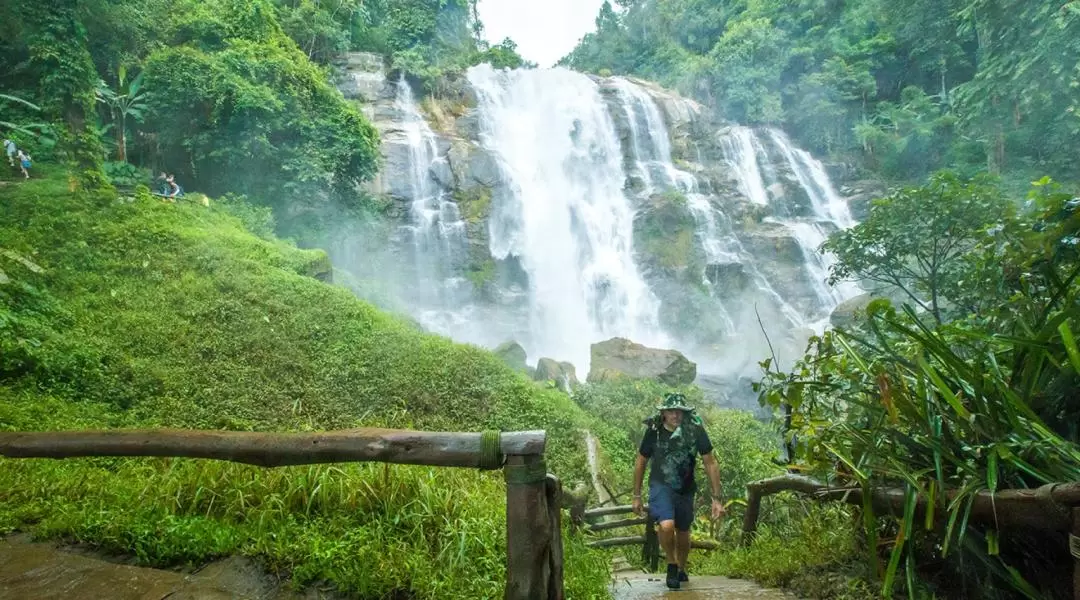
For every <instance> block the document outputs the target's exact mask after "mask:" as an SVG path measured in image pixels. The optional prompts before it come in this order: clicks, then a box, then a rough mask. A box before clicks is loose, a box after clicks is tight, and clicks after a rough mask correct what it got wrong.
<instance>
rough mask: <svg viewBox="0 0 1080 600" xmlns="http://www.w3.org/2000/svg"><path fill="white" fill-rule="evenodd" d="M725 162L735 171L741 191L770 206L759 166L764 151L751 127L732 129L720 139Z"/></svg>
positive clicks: (761, 204)
mask: <svg viewBox="0 0 1080 600" xmlns="http://www.w3.org/2000/svg"><path fill="white" fill-rule="evenodd" d="M720 147H721V149H722V151H723V154H724V161H725V162H726V163H727V165H728V166H729V167H731V169H732V170H734V171H735V173H736V176H737V179H738V182H739V191H741V192H742V193H743V195H744V196H746V197H747V198H749V199H750V201H751V202H753V203H754V204H758V205H760V206H768V205H769V194H768V192H766V191H765V179H764V178H763V177H762V176H761V168H760V167H759V166H758V155H759V154H761V153H762V152H763V151H762V149H761V142H759V141H758V139H757V136H756V135H754V131H753V130H752V129H750V128H749V127H732V128H731V132H730V133H729V134H728V135H726V136H724V137H723V138H721V139H720Z"/></svg>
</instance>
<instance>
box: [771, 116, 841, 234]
mask: <svg viewBox="0 0 1080 600" xmlns="http://www.w3.org/2000/svg"><path fill="white" fill-rule="evenodd" d="M769 137H771V138H772V141H773V143H774V144H775V145H776V147H777V148H779V150H780V152H781V153H782V154H783V155H784V160H786V161H787V164H788V166H789V167H790V168H791V170H792V171H793V172H794V173H795V177H797V178H798V180H799V185H801V186H802V187H803V189H805V190H806V193H807V195H808V196H809V197H810V204H811V205H812V206H813V209H814V216H815V217H816V218H818V219H819V220H823V221H831V222H832V223H833V224H834V225H836V226H837V227H839V228H841V229H847V228H848V227H851V226H852V225H854V224H855V219H853V218H851V210H850V209H849V208H848V205H847V202H844V199H843V198H841V197H840V195H839V194H837V193H836V190H835V189H833V185H832V182H831V181H829V176H828V174H826V173H825V167H824V166H823V165H822V164H821V161H819V160H817V159H816V158H814V157H813V156H811V155H810V153H809V152H807V151H806V150H802V149H800V148H796V147H795V146H794V145H793V144H792V143H791V140H790V139H788V136H787V134H785V133H784V132H783V131H779V130H777V129H770V130H769Z"/></svg>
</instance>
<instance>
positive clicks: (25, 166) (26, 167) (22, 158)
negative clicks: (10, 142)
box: [18, 150, 33, 179]
mask: <svg viewBox="0 0 1080 600" xmlns="http://www.w3.org/2000/svg"><path fill="white" fill-rule="evenodd" d="M18 155H19V166H20V167H21V168H22V173H23V175H25V176H26V178H27V179H30V165H31V164H33V163H32V162H31V161H30V155H29V154H27V153H25V152H23V151H22V150H19V153H18Z"/></svg>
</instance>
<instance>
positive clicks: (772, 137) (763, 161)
mask: <svg viewBox="0 0 1080 600" xmlns="http://www.w3.org/2000/svg"><path fill="white" fill-rule="evenodd" d="M768 136H769V141H770V142H771V144H772V146H773V147H774V148H775V149H776V150H777V151H778V152H779V154H780V155H781V157H782V158H783V159H784V162H785V163H786V166H787V168H788V169H789V170H790V172H791V173H792V175H794V177H795V179H796V181H797V182H798V184H799V186H800V187H801V188H802V189H803V190H804V191H805V193H806V196H807V198H808V199H809V200H810V209H811V213H812V214H811V216H810V217H809V218H808V219H807V218H789V217H776V216H770V217H767V218H766V219H765V221H766V222H773V223H778V224H780V225H782V226H784V227H786V228H787V229H788V230H789V231H790V232H791V235H792V237H793V238H794V239H795V241H796V242H797V243H798V245H799V248H800V249H801V250H802V254H803V268H804V270H805V272H806V275H807V279H808V283H809V284H810V287H811V289H812V290H813V292H814V294H815V296H816V297H817V304H818V306H817V309H816V310H815V311H814V312H813V314H808V315H802V314H800V317H801V319H799V320H796V319H795V318H794V317H793V315H792V314H791V310H790V307H788V309H786V310H784V313H785V315H786V316H788V318H789V320H791V321H792V325H795V326H809V327H811V328H812V329H814V330H816V331H818V332H820V331H822V330H823V329H824V328H825V326H826V325H827V324H828V316H829V314H830V313H831V312H832V309H833V308H835V307H836V306H837V305H839V304H840V303H841V302H843V301H844V300H847V299H848V298H851V297H853V296H855V295H857V294H858V293H860V292H861V290H860V289H859V288H858V286H856V285H854V284H851V283H841V284H839V285H837V286H830V285H829V284H828V283H827V280H828V277H829V267H830V266H831V265H832V264H833V263H834V262H835V257H833V256H832V255H830V254H824V253H822V252H820V251H819V248H820V246H821V244H822V243H824V242H825V240H826V239H827V238H828V232H827V231H826V229H825V228H824V227H823V224H828V225H829V226H831V227H833V228H840V229H843V228H847V227H851V226H852V225H854V224H855V220H854V219H853V218H852V216H851V212H850V209H849V208H848V205H847V202H845V201H844V200H843V198H841V197H840V195H839V194H837V193H836V190H835V189H834V187H833V185H832V182H831V181H830V180H829V177H828V175H827V174H826V172H825V168H824V166H823V165H822V164H821V162H820V161H818V160H817V159H815V158H814V157H813V156H811V155H810V153H808V152H806V151H805V150H802V149H799V148H796V147H795V146H794V145H793V144H792V143H791V140H790V139H789V138H788V137H787V135H785V134H784V133H783V132H782V131H779V130H775V129H770V130H768ZM721 148H722V151H723V153H724V159H725V161H726V162H727V163H728V164H729V165H730V166H731V168H732V169H733V172H734V173H735V175H736V179H737V181H738V184H739V189H740V191H741V192H742V193H743V194H744V195H746V196H747V197H748V198H750V199H751V201H752V202H754V203H755V204H759V205H769V203H770V202H769V195H768V192H767V188H768V187H769V186H770V185H772V184H774V183H776V181H777V171H776V168H775V166H774V165H772V164H771V163H770V162H769V156H768V152H767V151H766V148H765V144H764V143H763V142H762V141H761V139H760V138H759V137H758V135H757V133H756V132H755V131H754V130H753V129H750V128H749V127H738V126H737V127H732V128H731V130H730V132H729V133H728V135H726V136H725V137H724V138H723V139H722V140H721ZM777 296H779V295H778V294H777ZM800 321H801V322H800Z"/></svg>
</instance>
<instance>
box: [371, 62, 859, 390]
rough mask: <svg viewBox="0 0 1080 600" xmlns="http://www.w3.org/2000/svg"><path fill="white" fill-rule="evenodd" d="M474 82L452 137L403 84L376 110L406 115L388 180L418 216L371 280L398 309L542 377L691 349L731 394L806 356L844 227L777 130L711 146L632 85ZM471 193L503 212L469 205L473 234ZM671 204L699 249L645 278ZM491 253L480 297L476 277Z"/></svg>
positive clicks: (817, 171) (677, 106) (391, 144)
mask: <svg viewBox="0 0 1080 600" xmlns="http://www.w3.org/2000/svg"><path fill="white" fill-rule="evenodd" d="M468 80H469V83H470V87H471V90H472V92H473V94H474V96H475V98H476V100H477V104H476V106H475V107H474V108H473V109H471V110H470V112H469V113H467V114H466V115H465V116H464V118H459V119H458V120H457V125H454V124H451V126H452V127H455V129H456V136H455V132H449V134H450V135H449V138H448V139H447V138H446V137H443V138H442V139H440V136H443V134H442V133H439V134H436V133H434V132H433V131H432V129H431V127H429V126H428V125H427V123H426V122H425V120H424V118H423V116H422V115H421V113H420V111H419V110H418V107H417V105H416V102H415V100H414V98H413V96H412V92H411V90H410V89H409V87H408V85H406V84H405V83H404V82H399V83H398V84H397V88H396V91H397V94H396V101H395V102H394V104H393V106H392V107H387V106H385V105H384V106H383V108H382V110H383V111H384V112H383V113H377V114H384V115H391V114H392V117H391V119H389V120H383V121H382V126H381V129H382V131H383V136H384V138H383V140H384V156H385V157H386V159H387V163H388V165H392V166H390V167H388V168H387V169H386V172H387V173H392V174H393V175H392V178H390V177H388V178H386V179H384V180H383V183H382V184H380V185H383V186H384V187H383V193H386V194H387V195H388V196H389V197H391V198H394V199H398V200H401V201H404V200H407V202H402V203H401V204H399V206H403V207H405V208H407V215H408V221H407V223H406V224H405V225H403V226H402V227H401V229H400V230H399V231H398V234H397V235H396V236H395V239H394V240H393V241H392V242H391V243H390V244H387V245H386V249H385V252H384V254H385V256H381V258H382V260H381V262H379V263H378V265H382V266H381V267H379V266H375V267H372V269H374V270H376V271H378V270H379V269H380V268H381V269H382V271H384V272H386V271H392V272H387V273H386V278H385V279H384V281H385V282H386V283H389V284H391V287H393V288H394V291H395V292H396V294H397V295H396V296H395V300H402V301H403V302H399V305H404V307H405V308H407V310H408V311H409V312H410V313H411V314H412V315H413V316H414V317H415V318H417V320H418V321H420V322H421V323H422V324H423V325H425V326H426V327H427V328H428V329H430V330H433V331H436V332H438V333H442V334H445V335H449V336H450V337H452V338H454V339H457V340H460V341H466V342H472V343H477V344H481V345H484V346H488V347H493V346H495V345H497V344H498V343H500V342H502V341H505V340H508V339H514V340H516V341H518V342H520V343H521V344H522V345H523V346H524V347H525V348H526V350H527V352H528V355H529V357H530V359H531V360H530V362H532V361H533V360H535V359H536V358H539V357H543V356H546V357H551V358H555V359H559V360H569V361H571V362H572V363H574V365H575V366H576V367H577V368H578V370H579V372H588V369H589V367H590V364H589V363H590V360H589V346H590V344H592V343H594V342H597V341H601V340H606V339H609V338H611V337H615V336H619V337H626V338H629V339H631V340H633V341H635V342H638V343H642V344H645V345H647V346H651V347H656V348H675V349H678V350H681V351H682V352H683V353H684V354H686V355H687V356H689V357H690V358H691V359H692V360H695V361H696V362H698V370H699V373H700V374H701V375H702V377H705V378H708V379H710V381H709V383H708V384H707V385H714V387H713V389H718V390H719V389H723V390H731V389H734V388H731V387H725V385H727V384H719V385H718V386H717V385H715V384H716V382H719V381H721V380H723V381H733V380H734V379H733V377H737V376H754V375H756V374H757V372H758V367H757V361H758V360H760V359H761V358H762V357H764V356H767V355H768V353H769V345H768V344H766V343H765V335H768V336H769V338H770V341H771V342H776V341H779V343H780V345H781V347H782V349H780V355H781V356H782V357H783V356H788V357H793V356H797V355H799V354H801V350H802V346H801V343H802V342H801V341H799V340H798V339H797V338H799V336H800V335H803V333H805V331H806V328H807V327H808V326H816V325H820V324H822V323H823V322H824V317H826V316H827V315H828V312H829V310H831V308H832V307H833V306H835V305H836V304H837V303H838V302H839V301H840V300H842V299H843V298H844V297H846V296H845V294H846V293H847V292H845V291H843V290H840V291H838V290H836V289H833V288H830V287H829V286H827V285H825V278H826V275H827V269H828V262H827V261H828V258H829V257H822V256H821V255H819V254H817V253H816V252H815V251H814V250H815V249H816V246H817V245H818V244H819V243H820V242H821V241H822V240H823V239H824V237H825V235H826V233H827V232H828V231H831V230H832V229H833V228H836V227H843V226H847V225H848V224H850V214H848V213H847V212H846V206H845V205H844V204H843V200H842V199H840V198H839V196H838V195H837V194H836V193H835V190H833V188H832V185H831V183H829V181H828V177H827V176H826V175H825V173H824V170H823V169H822V168H821V165H820V163H818V162H817V161H814V160H813V158H812V157H810V156H809V154H806V153H805V152H802V151H801V150H798V149H797V148H795V147H793V146H791V145H790V143H789V142H788V141H787V139H786V137H783V136H782V134H781V135H776V136H774V135H770V134H759V133H756V132H755V131H754V130H752V129H749V128H744V127H725V129H723V130H722V131H724V132H726V133H724V134H723V135H721V136H719V137H711V136H708V135H707V134H706V135H704V136H703V135H701V134H702V132H703V131H704V130H703V128H702V127H701V125H706V126H707V125H708V122H707V121H706V120H705V119H708V117H707V116H706V117H703V116H701V115H703V114H704V113H703V112H702V111H701V109H700V107H699V106H697V105H695V104H694V103H693V102H692V101H688V100H683V99H679V98H677V97H674V96H671V95H668V94H666V93H664V92H663V91H661V90H656V89H654V88H652V87H649V86H647V85H643V84H639V83H637V82H634V81H631V80H627V79H623V78H619V77H610V78H602V79H599V80H597V79H594V78H590V77H587V76H584V75H581V74H578V73H574V72H572V71H568V70H564V69H550V70H543V69H532V70H512V71H496V70H494V69H492V68H491V67H489V66H485V65H482V66H477V67H473V68H472V69H470V70H469V73H468ZM388 108H392V112H391V111H390V110H387V109H388ZM672 131H675V132H677V136H678V138H677V139H673V137H672ZM676 148H678V152H680V153H681V154H676V153H675V149H676ZM676 155H677V156H679V158H681V159H683V160H686V161H687V162H686V163H685V165H686V166H683V163H681V162H680V163H678V164H679V165H680V166H676V160H675V156H676ZM458 161H461V162H458ZM451 166H453V168H451ZM717 167H719V168H717ZM463 177H464V178H467V179H464V180H463V179H462V178H463ZM728 181H730V182H731V184H732V185H730V186H729V185H728ZM463 182H464V183H463ZM735 184H737V185H735ZM464 185H473V186H477V185H479V186H481V188H480V189H482V190H483V192H484V194H485V196H484V197H486V198H490V202H488V201H487V200H484V201H483V202H484V203H483V204H482V205H476V204H471V205H470V207H471V208H470V211H471V210H473V209H474V208H476V207H477V206H482V210H483V211H484V212H483V215H484V216H483V218H484V220H483V221H479V222H478V221H477V220H476V218H475V217H474V218H473V220H472V221H469V222H468V223H466V222H464V221H463V219H462V218H461V215H460V214H459V211H458V207H457V205H456V203H455V202H453V201H452V200H451V190H453V189H470V188H467V187H461V188H455V186H464ZM735 188H737V189H735ZM800 190H805V192H800ZM488 192H490V196H486V194H487V193H488ZM675 192H677V193H678V195H680V196H681V197H682V198H683V199H685V204H684V205H683V206H684V208H683V209H682V210H685V211H686V212H685V215H686V217H690V216H692V217H693V220H694V223H696V227H695V229H694V234H695V237H694V240H695V241H694V243H693V247H692V248H689V249H686V248H682V249H679V250H677V252H681V253H683V255H684V256H685V257H686V258H685V261H684V262H680V263H677V264H676V265H675V266H674V267H671V266H670V265H659V264H658V263H655V262H650V263H647V264H648V267H649V270H648V271H647V272H646V271H643V270H642V268H639V266H638V265H637V264H635V256H636V254H635V253H636V252H645V250H644V249H645V248H646V246H643V245H642V243H643V242H644V243H650V242H651V243H652V244H654V245H655V244H657V243H660V244H662V243H664V240H660V239H657V238H650V239H646V240H634V231H635V229H634V222H635V219H636V218H637V217H642V218H651V216H650V213H648V212H647V211H650V210H653V209H654V208H657V207H663V210H675V211H676V213H672V214H677V212H678V211H679V210H680V209H679V208H678V204H672V202H673V201H676V200H677V199H675V198H673V197H672V196H671V195H672V194H673V193H675ZM790 192H794V193H790ZM800 194H801V195H800ZM800 198H808V199H809V202H802V203H801V204H800V202H799V201H798V200H799V199H800ZM470 202H477V200H470ZM672 207H674V208H672ZM763 213H764V214H766V215H771V216H765V217H764V221H765V222H764V223H763V222H762V214H763ZM657 214H666V213H657ZM845 215H846V216H845ZM663 218H666V217H663ZM768 221H773V222H772V223H769V222H768ZM639 223H640V222H639ZM481 227H486V228H487V232H486V234H485V233H484V232H483V231H482V230H481V229H480V228H481ZM648 231H654V229H649V230H648ZM648 235H655V234H648ZM683 239H685V238H683ZM478 240H483V243H485V244H486V249H487V251H488V252H487V253H484V254H482V255H479V257H478V256H477V254H476V252H477V242H478ZM673 241H674V239H673ZM635 242H636V243H637V247H635ZM796 242H797V245H796ZM653 247H655V246H653ZM470 248H471V249H470ZM800 248H801V249H802V252H803V257H802V260H801V262H800V257H799V251H800ZM648 252H649V254H647V256H649V257H650V260H654V258H655V256H656V254H654V252H655V251H654V250H651V249H650V250H649V251H648ZM488 253H490V257H491V258H493V259H494V262H488V263H487V265H485V266H484V267H483V268H484V269H487V270H488V271H485V273H486V274H485V275H484V279H483V280H482V282H478V280H477V279H476V278H472V280H471V281H470V280H467V279H465V278H464V277H463V276H464V275H465V274H466V273H467V272H470V271H472V272H474V273H475V272H476V269H477V265H479V264H482V263H480V262H478V261H480V260H484V259H486V256H485V255H486V254H488ZM793 253H794V257H793V258H792V256H793ZM351 256H354V257H358V256H361V254H359V253H358V252H353V253H351ZM406 256H407V257H408V258H409V259H410V260H409V261H408V262H407V263H406V262H405V261H404V260H402V259H403V258H404V257H406ZM641 256H646V254H642V255H641ZM687 274H689V275H693V276H694V277H701V278H702V279H701V281H689V282H688V281H687V280H686V279H685V278H684V276H685V275H687ZM661 297H662V298H663V303H664V304H663V306H662V305H661V300H660V298H661ZM669 303H670V304H669ZM661 310H666V311H668V312H667V313H665V314H663V315H661V313H660V311H661ZM661 317H662V318H661ZM661 323H665V324H666V325H667V327H669V328H670V330H668V331H665V330H664V327H663V326H662V325H661ZM763 329H764V330H765V331H764V332H763V331H762V330H763ZM801 339H802V340H805V337H802V338H801ZM778 349H779V348H778ZM725 378H726V379H725ZM732 393H735V394H741V393H742V392H738V391H735V392H732ZM726 394H728V392H727V391H721V392H720V395H726Z"/></svg>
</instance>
